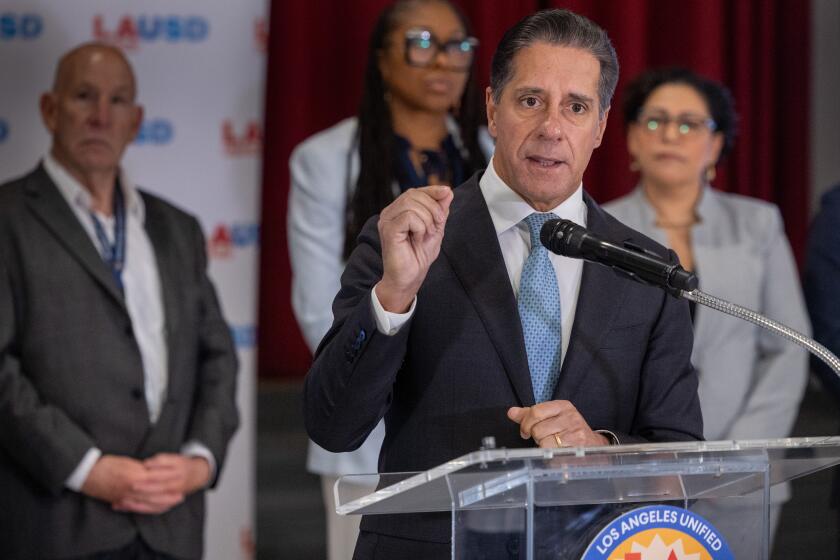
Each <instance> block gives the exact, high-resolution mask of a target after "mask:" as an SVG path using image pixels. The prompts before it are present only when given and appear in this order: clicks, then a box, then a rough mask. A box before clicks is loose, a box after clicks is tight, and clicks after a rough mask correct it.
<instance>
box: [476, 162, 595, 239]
mask: <svg viewBox="0 0 840 560" xmlns="http://www.w3.org/2000/svg"><path fill="white" fill-rule="evenodd" d="M479 186H480V188H481V194H482V195H483V196H484V200H485V201H486V202H487V208H488V209H489V210H490V218H491V219H492V220H493V226H494V227H495V228H496V235H501V234H502V233H503V232H505V231H507V230H509V229H510V228H513V227H517V226H518V225H519V223H520V222H522V220H524V219H525V218H527V217H528V216H529V215H531V214H532V213H534V212H536V210H535V209H534V208H533V207H532V206H531V205H530V204H528V203H527V202H525V200H524V199H523V198H522V197H521V196H519V194H517V193H516V191H514V190H513V189H511V188H510V187H509V186H508V185H507V184H505V182H504V181H503V180H502V179H501V177H499V175H498V173H496V169H495V167H494V165H493V158H490V162H489V163H488V164H487V169H486V170H485V171H484V175H482V176H481V181H480V182H479ZM551 212H553V213H554V214H555V215H556V216H557V217H558V218H560V219H563V220H571V221H573V222H575V223H577V224H580V225H582V226H586V204H584V202H583V183H581V184H580V185H578V188H577V189H576V190H575V192H573V193H572V195H571V196H570V197H569V198H567V199H566V200H564V201H563V202H562V203H560V204H559V205H558V206H557V207H555V208H553V209H552V210H551Z"/></svg>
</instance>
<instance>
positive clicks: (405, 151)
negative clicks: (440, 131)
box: [394, 134, 465, 192]
mask: <svg viewBox="0 0 840 560" xmlns="http://www.w3.org/2000/svg"><path fill="white" fill-rule="evenodd" d="M394 140H395V141H396V145H397V159H396V161H395V162H394V175H395V176H396V178H397V181H398V182H399V184H400V192H405V191H406V190H408V189H413V188H415V187H425V186H426V185H431V184H432V182H431V181H430V180H429V177H431V176H433V175H434V176H436V177H437V178H438V179H437V181H435V183H443V184H445V185H451V186H453V187H454V186H456V185H460V184H461V183H463V182H464V180H465V177H464V167H465V162H464V160H463V156H462V155H461V152H460V150H458V146H456V145H455V140H453V138H452V135H451V134H447V135H446V138H444V139H443V142H441V143H440V149H439V150H420V151H419V152H420V166H421V167H422V169H421V173H418V172H417V169H416V168H415V167H414V163H412V161H411V150H412V147H411V142H409V141H408V140H407V139H406V138H403V137H402V136H400V135H399V134H394Z"/></svg>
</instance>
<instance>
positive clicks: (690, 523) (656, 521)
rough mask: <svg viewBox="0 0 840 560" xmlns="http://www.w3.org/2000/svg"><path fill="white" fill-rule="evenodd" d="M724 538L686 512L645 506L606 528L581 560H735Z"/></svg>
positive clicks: (677, 509)
mask: <svg viewBox="0 0 840 560" xmlns="http://www.w3.org/2000/svg"><path fill="white" fill-rule="evenodd" d="M734 558H735V557H734V556H733V555H732V552H731V551H730V550H729V546H728V545H727V544H726V541H725V540H724V539H723V537H722V536H721V535H720V534H718V533H717V531H716V530H715V528H714V527H712V526H711V525H710V524H709V522H708V521H706V520H705V519H703V518H702V517H700V516H699V515H697V514H695V513H692V512H690V511H689V510H687V509H682V508H677V507H672V506H646V507H641V508H638V509H634V510H632V511H629V512H627V513H625V514H624V515H622V516H620V517H618V518H617V519H615V520H614V521H613V522H612V523H610V524H609V525H607V526H606V527H604V529H603V530H601V532H600V533H598V535H597V536H596V537H595V539H594V540H593V541H592V542H591V543H590V544H589V548H587V549H586V552H585V553H584V554H583V558H582V560H734Z"/></svg>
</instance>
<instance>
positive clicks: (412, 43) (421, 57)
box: [405, 28, 478, 70]
mask: <svg viewBox="0 0 840 560" xmlns="http://www.w3.org/2000/svg"><path fill="white" fill-rule="evenodd" d="M477 47H478V39H476V38H475V37H462V38H459V39H450V40H448V41H439V40H438V39H437V38H436V37H435V36H434V34H433V33H432V32H431V31H429V30H428V29H421V28H416V29H409V30H408V31H406V33H405V61H406V63H408V64H409V65H411V66H419V67H424V66H429V65H430V64H432V63H433V62H434V60H435V58H436V57H437V55H438V53H439V52H441V51H442V52H444V53H446V67H447V68H451V69H453V70H467V69H468V68H469V67H470V65H471V64H472V61H473V57H474V55H475V49H476V48H477Z"/></svg>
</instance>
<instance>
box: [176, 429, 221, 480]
mask: <svg viewBox="0 0 840 560" xmlns="http://www.w3.org/2000/svg"><path fill="white" fill-rule="evenodd" d="M181 455H188V456H190V457H202V458H204V459H205V460H206V461H207V464H208V465H210V478H208V479H207V486H205V488H206V487H208V486H210V484H211V483H212V482H213V481H214V480H216V459H215V457H213V453H212V452H211V451H210V450H209V449H207V446H206V445H204V444H203V443H201V442H200V441H197V440H194V439H191V440H190V441H188V442H187V443H185V444H184V445H182V446H181Z"/></svg>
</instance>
